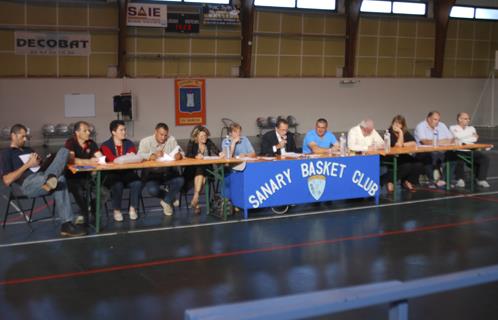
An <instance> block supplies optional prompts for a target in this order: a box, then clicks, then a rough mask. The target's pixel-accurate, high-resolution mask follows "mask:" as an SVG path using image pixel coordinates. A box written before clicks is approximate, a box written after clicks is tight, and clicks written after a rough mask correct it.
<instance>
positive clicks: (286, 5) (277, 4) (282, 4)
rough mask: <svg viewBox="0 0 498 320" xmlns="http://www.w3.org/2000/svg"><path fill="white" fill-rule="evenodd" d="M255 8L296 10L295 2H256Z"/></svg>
mask: <svg viewBox="0 0 498 320" xmlns="http://www.w3.org/2000/svg"><path fill="white" fill-rule="evenodd" d="M254 5H255V6H265V7H283V8H294V7H295V6H296V1H295V0H254Z"/></svg>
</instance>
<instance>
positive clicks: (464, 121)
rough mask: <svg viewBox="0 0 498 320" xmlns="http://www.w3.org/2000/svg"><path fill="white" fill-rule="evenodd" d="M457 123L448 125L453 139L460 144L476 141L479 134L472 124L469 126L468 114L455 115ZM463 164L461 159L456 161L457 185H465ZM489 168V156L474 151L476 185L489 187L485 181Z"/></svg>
mask: <svg viewBox="0 0 498 320" xmlns="http://www.w3.org/2000/svg"><path fill="white" fill-rule="evenodd" d="M457 123H458V124H455V125H452V126H451V127H450V131H451V132H452V133H453V135H454V136H455V139H456V140H457V141H458V142H459V143H460V144H472V143H476V142H477V140H478V139H479V135H478V134H477V132H476V129H475V128H474V127H473V126H469V123H470V116H469V114H468V113H466V112H460V113H459V114H458V115H457ZM464 166H465V164H464V163H463V161H462V160H458V161H457V165H456V170H455V176H456V179H457V183H456V186H457V187H461V188H463V187H465V181H464V179H463V178H464ZM488 168H489V157H488V156H487V155H486V154H484V153H483V152H480V151H474V169H475V175H476V177H477V185H478V186H480V187H482V188H489V183H488V182H487V181H486V177H487V174H488Z"/></svg>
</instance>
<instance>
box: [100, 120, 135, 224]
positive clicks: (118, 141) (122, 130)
mask: <svg viewBox="0 0 498 320" xmlns="http://www.w3.org/2000/svg"><path fill="white" fill-rule="evenodd" d="M109 129H110V131H111V134H112V136H111V138H109V140H107V141H104V142H103V143H102V145H101V146H100V150H101V151H102V154H104V156H105V157H106V161H107V162H113V161H114V159H116V158H117V157H120V156H124V155H126V154H128V153H137V148H136V147H135V145H134V144H133V142H132V141H131V140H128V139H126V126H125V123H124V122H123V121H122V120H113V121H111V124H110V125H109ZM104 185H105V186H106V187H108V188H109V189H111V202H112V209H113V210H114V220H115V221H117V222H121V221H123V214H122V213H121V200H122V198H123V189H124V187H125V186H126V187H128V188H130V208H129V214H130V219H131V220H137V218H138V215H137V208H138V201H139V199H140V193H141V192H142V182H141V180H140V177H139V176H138V175H137V174H136V172H135V171H134V170H112V171H108V172H106V174H105V177H104Z"/></svg>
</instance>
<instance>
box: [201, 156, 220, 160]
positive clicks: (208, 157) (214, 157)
mask: <svg viewBox="0 0 498 320" xmlns="http://www.w3.org/2000/svg"><path fill="white" fill-rule="evenodd" d="M203 159H204V160H218V159H220V157H219V156H204V158H203Z"/></svg>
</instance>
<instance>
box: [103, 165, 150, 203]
mask: <svg viewBox="0 0 498 320" xmlns="http://www.w3.org/2000/svg"><path fill="white" fill-rule="evenodd" d="M104 185H106V186H107V187H108V188H110V189H111V202H112V208H113V209H114V210H121V200H122V199H123V190H124V188H125V186H126V187H128V188H130V207H133V208H135V209H138V203H139V199H140V193H141V192H142V181H140V178H139V177H138V176H137V174H136V173H135V172H134V171H131V170H119V171H115V172H109V173H106V176H105V182H104Z"/></svg>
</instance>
